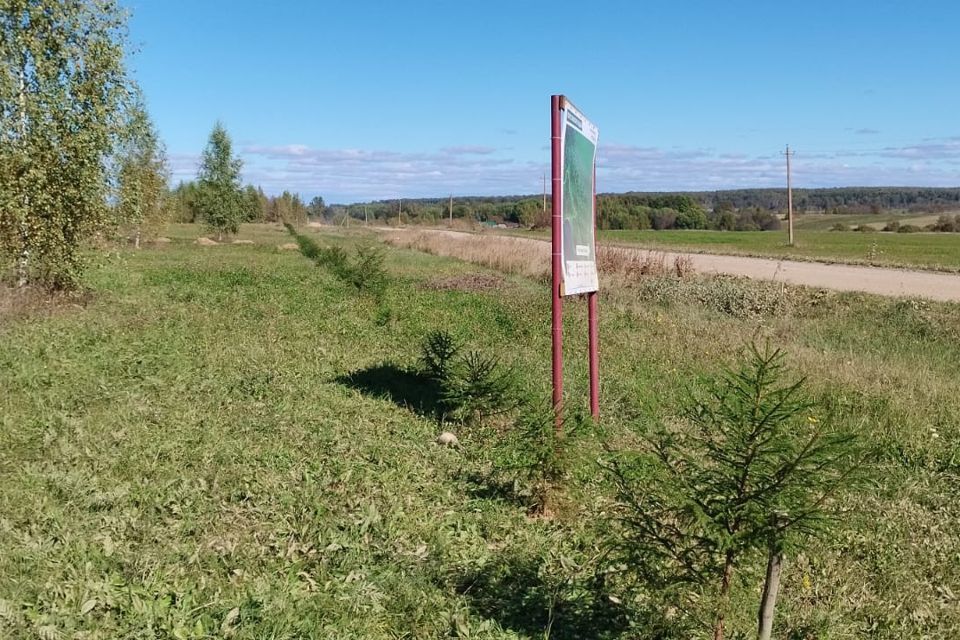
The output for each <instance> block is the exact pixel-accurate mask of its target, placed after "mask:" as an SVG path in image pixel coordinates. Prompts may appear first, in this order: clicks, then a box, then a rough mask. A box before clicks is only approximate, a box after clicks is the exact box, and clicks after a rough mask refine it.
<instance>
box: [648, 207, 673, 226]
mask: <svg viewBox="0 0 960 640" xmlns="http://www.w3.org/2000/svg"><path fill="white" fill-rule="evenodd" d="M650 221H651V223H652V225H653V228H654V229H657V230H662V229H673V228H674V225H675V224H676V222H677V212H676V211H675V210H673V209H654V210H653V212H652V214H651V216H650Z"/></svg>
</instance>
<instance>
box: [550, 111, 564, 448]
mask: <svg viewBox="0 0 960 640" xmlns="http://www.w3.org/2000/svg"><path fill="white" fill-rule="evenodd" d="M563 103H564V97H563V96H559V95H554V96H550V170H551V194H550V196H551V204H552V207H553V211H552V214H551V216H550V227H551V240H552V243H551V244H552V249H553V251H552V256H551V257H552V264H553V279H552V283H553V284H552V291H553V305H552V311H553V324H552V330H553V410H554V414H555V422H554V431H555V432H556V434H557V436H561V435H562V432H563V415H562V411H563V298H562V297H561V296H560V287H561V278H560V276H561V274H560V269H561V268H562V266H563V265H562V264H561V258H560V249H561V246H560V242H561V240H560V229H561V225H562V224H563V218H562V213H561V208H562V207H563V193H562V192H561V173H560V172H561V171H563V167H561V166H560V110H561V109H562V108H563V106H564V104H563Z"/></svg>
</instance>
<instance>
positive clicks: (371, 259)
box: [284, 223, 388, 302]
mask: <svg viewBox="0 0 960 640" xmlns="http://www.w3.org/2000/svg"><path fill="white" fill-rule="evenodd" d="M284 226H285V227H286V228H287V231H288V232H289V233H290V235H292V236H293V237H294V238H295V239H296V241H297V244H298V245H299V247H300V252H301V253H302V254H303V255H304V256H306V257H307V258H309V259H311V260H313V261H314V262H315V263H316V264H317V266H319V267H324V268H326V269H329V270H330V271H332V272H333V273H334V274H335V275H336V276H337V277H338V278H340V279H341V280H343V281H344V282H346V283H349V284H351V285H353V286H354V287H355V288H356V289H357V290H358V291H362V292H365V293H369V294H371V295H373V297H374V298H375V299H376V300H378V301H381V302H382V300H383V296H384V294H385V293H386V289H387V284H388V277H387V270H386V267H385V266H384V253H383V249H382V248H381V247H378V246H360V247H357V249H356V253H355V255H354V258H353V259H352V260H351V259H350V257H349V255H348V254H347V252H346V250H344V249H343V247H339V246H336V245H331V246H329V247H321V246H320V245H319V244H317V243H316V242H315V241H314V240H313V239H312V238H309V237H307V236H305V235H303V234H301V233H297V231H296V229H294V228H293V226H292V225H291V224H290V223H284Z"/></svg>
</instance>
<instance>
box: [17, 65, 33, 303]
mask: <svg viewBox="0 0 960 640" xmlns="http://www.w3.org/2000/svg"><path fill="white" fill-rule="evenodd" d="M26 67H27V60H26V57H24V58H23V59H22V62H21V67H20V95H19V103H20V140H19V142H20V146H21V147H25V146H26V144H27V80H26V73H27V71H26ZM29 217H30V196H28V195H24V196H23V211H21V212H20V255H19V256H17V286H18V287H25V286H27V282H28V276H27V274H28V273H29V269H30V225H29V222H28V219H29Z"/></svg>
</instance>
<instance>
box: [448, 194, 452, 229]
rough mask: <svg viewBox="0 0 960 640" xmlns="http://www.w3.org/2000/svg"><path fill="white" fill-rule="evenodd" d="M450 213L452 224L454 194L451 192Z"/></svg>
mask: <svg viewBox="0 0 960 640" xmlns="http://www.w3.org/2000/svg"><path fill="white" fill-rule="evenodd" d="M448 213H449V215H450V224H451V225H452V224H453V194H452V193H451V194H450V205H449V206H448Z"/></svg>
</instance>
